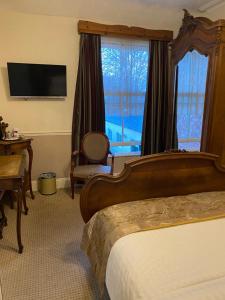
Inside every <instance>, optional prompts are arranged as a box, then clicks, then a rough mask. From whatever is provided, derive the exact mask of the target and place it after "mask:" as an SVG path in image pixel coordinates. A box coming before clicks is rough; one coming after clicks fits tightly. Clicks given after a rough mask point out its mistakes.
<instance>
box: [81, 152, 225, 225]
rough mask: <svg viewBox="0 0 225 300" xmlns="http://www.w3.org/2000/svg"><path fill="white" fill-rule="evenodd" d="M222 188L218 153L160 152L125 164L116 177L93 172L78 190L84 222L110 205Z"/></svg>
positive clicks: (224, 180) (223, 179) (224, 186)
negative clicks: (92, 175) (79, 191)
mask: <svg viewBox="0 0 225 300" xmlns="http://www.w3.org/2000/svg"><path fill="white" fill-rule="evenodd" d="M219 190H225V167H223V166H222V165H221V164H220V161H219V157H218V156H217V155H213V154H208V153H203V152H192V153H190V152H186V153H161V154H156V155H149V156H144V157H142V158H140V159H136V160H134V161H131V162H129V163H126V164H125V168H124V170H123V171H122V173H120V174H119V175H118V176H110V175H96V176H94V177H92V178H91V179H90V180H89V181H88V182H87V184H86V185H85V187H84V189H83V190H82V192H81V197H80V209H81V214H82V217H83V219H84V221H85V222H88V221H89V219H90V218H91V217H92V216H93V215H94V214H95V213H96V212H97V211H99V210H101V209H103V208H105V207H108V206H110V205H113V204H119V203H123V202H128V201H135V200H142V199H148V198H155V197H169V196H175V195H186V194H193V193H200V192H209V191H219Z"/></svg>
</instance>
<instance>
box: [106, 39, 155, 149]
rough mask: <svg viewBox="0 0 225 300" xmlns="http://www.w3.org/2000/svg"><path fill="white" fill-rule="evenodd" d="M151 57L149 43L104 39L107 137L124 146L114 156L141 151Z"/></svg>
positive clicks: (118, 147)
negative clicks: (149, 57) (149, 60)
mask: <svg viewBox="0 0 225 300" xmlns="http://www.w3.org/2000/svg"><path fill="white" fill-rule="evenodd" d="M148 56H149V44H148V42H147V41H140V40H137V41H136V40H127V39H117V38H104V37H103V38H102V68H103V80H104V93H105V111H106V134H107V135H108V137H109V139H110V142H111V143H115V142H116V143H117V144H118V143H121V146H115V147H114V152H122V153H124V152H125V151H126V152H138V151H140V143H141V133H142V123H143V113H144V102H145V93H146V85H147V69H148ZM133 142H138V146H136V145H134V143H133ZM124 143H126V145H123V146H122V144H124ZM127 143H131V145H130V146H128V145H127ZM136 144H137V143H136Z"/></svg>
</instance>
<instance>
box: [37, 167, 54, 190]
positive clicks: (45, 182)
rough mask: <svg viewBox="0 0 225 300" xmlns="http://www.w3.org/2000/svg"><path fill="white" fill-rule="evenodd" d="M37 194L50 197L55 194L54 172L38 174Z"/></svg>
mask: <svg viewBox="0 0 225 300" xmlns="http://www.w3.org/2000/svg"><path fill="white" fill-rule="evenodd" d="M39 192H40V193H41V194H42V195H52V194H55V193H56V174H55V173H54V172H46V173H41V174H40V176H39Z"/></svg>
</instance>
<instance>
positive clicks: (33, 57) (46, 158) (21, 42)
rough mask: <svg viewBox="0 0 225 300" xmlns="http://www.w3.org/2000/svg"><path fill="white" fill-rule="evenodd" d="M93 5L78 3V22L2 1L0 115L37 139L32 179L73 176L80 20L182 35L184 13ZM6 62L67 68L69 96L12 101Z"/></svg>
mask: <svg viewBox="0 0 225 300" xmlns="http://www.w3.org/2000/svg"><path fill="white" fill-rule="evenodd" d="M42 2H43V1H42ZM45 2H46V1H45ZM89 2H90V5H89V6H88V4H87V0H86V5H85V2H83V6H81V4H80V3H81V2H80V1H78V4H79V5H78V6H77V10H76V11H75V13H76V17H77V18H74V17H61V16H47V15H40V14H30V13H21V12H15V11H7V10H1V3H0V115H1V116H3V118H4V121H7V122H8V123H9V124H10V128H13V127H17V128H19V129H20V130H21V132H22V133H30V136H32V137H33V138H34V142H33V147H34V154H35V155H34V165H33V167H34V168H33V178H36V177H37V176H38V174H39V173H41V172H46V171H52V170H56V171H57V175H58V176H59V177H67V176H68V171H69V164H70V151H71V149H70V146H69V144H70V138H71V137H70V134H71V122H72V112H73V105H74V91H75V81H76V72H77V65H78V55H79V35H78V34H77V21H78V19H84V20H91V21H96V22H102V23H108V24H110V23H111V24H125V25H130V26H134V25H135V26H142V27H146V28H153V29H170V30H175V31H177V29H178V28H179V26H180V24H181V21H182V17H183V13H182V11H180V10H179V11H178V10H171V9H160V8H158V7H154V6H152V7H149V6H148V5H147V4H146V5H142V6H141V5H140V4H139V3H138V1H136V0H129V1H128V0H125V1H119V2H117V4H114V2H113V1H105V2H104V1H100V2H99V1H98V5H96V6H95V5H94V4H95V1H89ZM5 3H7V2H5ZM17 3H19V2H18V1H17ZM20 3H22V2H20ZM46 3H47V2H46ZM73 3H76V1H73ZM46 5H47V4H46ZM12 9H13V8H12ZM62 12H63V11H62ZM7 62H27V63H45V64H64V65H67V87H68V97H66V99H65V100H64V101H52V100H47V99H45V100H36V101H35V100H32V101H24V100H15V99H13V98H10V96H9V86H8V77H7V69H6V67H7ZM46 134H47V135H49V138H46ZM62 134H65V135H67V138H65V137H64V136H63V135H62ZM37 135H38V136H37ZM35 136H37V137H36V138H35ZM53 141H54V142H53ZM65 141H66V142H65ZM56 147H61V149H60V151H55V148H56ZM53 153H54V155H53ZM56 164H57V166H56ZM121 165H122V164H121Z"/></svg>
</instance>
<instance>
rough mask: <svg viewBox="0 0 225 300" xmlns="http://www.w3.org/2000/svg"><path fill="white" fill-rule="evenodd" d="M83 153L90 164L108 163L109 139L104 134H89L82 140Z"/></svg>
mask: <svg viewBox="0 0 225 300" xmlns="http://www.w3.org/2000/svg"><path fill="white" fill-rule="evenodd" d="M82 153H83V154H84V155H85V156H86V158H87V159H88V161H89V162H92V163H106V160H107V156H108V153H109V139H108V137H107V136H106V135H105V134H104V133H102V132H88V133H87V134H86V135H85V136H84V137H83V140H82Z"/></svg>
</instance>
